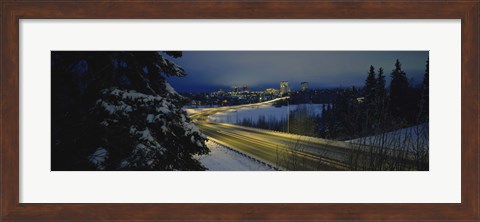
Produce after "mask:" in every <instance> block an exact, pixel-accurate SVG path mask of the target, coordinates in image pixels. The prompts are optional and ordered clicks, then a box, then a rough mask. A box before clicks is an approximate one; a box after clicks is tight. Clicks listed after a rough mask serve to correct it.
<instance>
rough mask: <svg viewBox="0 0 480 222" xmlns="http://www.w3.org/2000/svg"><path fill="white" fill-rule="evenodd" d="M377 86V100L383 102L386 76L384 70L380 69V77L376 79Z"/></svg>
mask: <svg viewBox="0 0 480 222" xmlns="http://www.w3.org/2000/svg"><path fill="white" fill-rule="evenodd" d="M376 83H377V86H376V88H375V94H376V96H375V97H376V98H378V100H380V101H381V102H383V100H384V97H385V76H384V75H383V68H382V67H380V68H379V69H378V76H377V79H376Z"/></svg>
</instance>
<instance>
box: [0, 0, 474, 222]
mask: <svg viewBox="0 0 480 222" xmlns="http://www.w3.org/2000/svg"><path fill="white" fill-rule="evenodd" d="M0 8H1V11H0V13H1V23H0V33H1V47H0V49H1V60H0V61H1V65H0V67H1V75H0V78H1V116H0V123H1V132H0V134H1V178H2V179H1V199H2V200H1V215H2V216H1V218H2V220H4V221H16V220H44V221H55V220H147V221H153V220H155V221H161V220H165V221H172V220H208V221H210V220H413V221H418V220H462V221H478V220H479V219H480V217H479V144H480V143H479V142H480V141H479V135H480V134H479V124H478V122H479V109H478V105H479V104H478V101H479V83H480V82H479V59H480V58H479V16H480V3H479V1H476V0H472V1H468V0H466V1H363V2H358V1H353V0H351V1H341V2H333V1H326V2H317V1H314V2H295V1H226V2H222V1H195V2H189V1H161V2H152V1H138V2H137V1H74V0H62V1H47V0H40V1H29V0H25V1H14V0H4V1H1V2H0ZM399 12H401V13H399ZM173 18H175V19H286V18H288V19H461V21H462V23H461V25H462V28H461V35H462V36H461V39H462V46H461V49H462V61H461V69H462V70H461V73H462V76H461V84H462V89H461V94H462V99H461V104H462V107H461V115H462V116H461V129H462V134H461V151H462V154H461V170H462V171H461V203H459V204H453V203H451V204H450V203H445V204H23V203H19V132H20V127H19V20H20V19H173Z"/></svg>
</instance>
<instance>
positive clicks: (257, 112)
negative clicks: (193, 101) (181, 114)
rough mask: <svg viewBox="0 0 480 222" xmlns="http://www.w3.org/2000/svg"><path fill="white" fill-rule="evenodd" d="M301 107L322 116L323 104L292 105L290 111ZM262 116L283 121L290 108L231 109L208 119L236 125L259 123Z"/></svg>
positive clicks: (265, 106) (266, 106) (270, 106)
mask: <svg viewBox="0 0 480 222" xmlns="http://www.w3.org/2000/svg"><path fill="white" fill-rule="evenodd" d="M299 107H306V108H307V109H309V110H311V111H312V112H313V113H314V114H315V115H321V114H322V108H323V105H322V104H300V105H290V111H294V110H296V109H298V108H299ZM195 111H196V110H191V111H190V112H192V113H193V112H195ZM260 116H265V119H266V120H269V119H275V120H281V119H286V118H287V117H288V107H287V106H282V107H275V106H272V105H270V104H266V105H262V106H258V107H253V108H250V107H249V108H241V109H231V110H228V111H225V112H219V113H216V114H214V115H211V116H209V117H208V119H209V120H210V121H212V122H218V123H231V124H236V123H239V122H241V121H243V119H251V120H252V121H253V122H257V121H258V118H259V117H260Z"/></svg>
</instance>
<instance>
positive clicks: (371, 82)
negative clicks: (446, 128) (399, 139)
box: [319, 59, 429, 140]
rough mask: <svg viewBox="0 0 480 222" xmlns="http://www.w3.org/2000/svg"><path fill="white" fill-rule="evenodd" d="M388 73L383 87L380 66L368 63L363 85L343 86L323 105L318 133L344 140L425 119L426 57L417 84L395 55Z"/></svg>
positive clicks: (426, 107) (427, 63)
mask: <svg viewBox="0 0 480 222" xmlns="http://www.w3.org/2000/svg"><path fill="white" fill-rule="evenodd" d="M390 77H391V81H390V87H386V84H385V82H386V80H385V75H384V69H383V68H382V67H380V68H378V70H375V68H374V66H373V65H371V66H370V68H369V71H368V72H367V77H366V79H365V84H364V87H363V89H361V90H358V89H356V88H355V87H351V88H347V89H344V90H343V92H342V93H341V95H339V96H337V97H335V98H334V99H333V101H332V103H330V104H328V105H325V106H324V108H323V111H322V117H321V119H320V121H319V127H320V129H319V134H320V137H323V138H329V139H340V140H346V139H352V138H358V137H362V136H367V135H375V134H379V133H384V132H387V131H392V130H396V129H400V128H404V127H408V126H412V125H415V124H421V123H426V122H428V112H429V110H428V105H429V96H428V95H429V91H428V90H429V88H428V84H429V83H428V81H429V61H428V59H427V61H426V64H425V72H424V78H423V81H422V84H421V85H420V86H419V87H415V86H414V85H413V84H412V83H411V82H410V81H409V80H408V78H407V74H406V73H405V71H404V70H403V69H402V64H401V63H400V61H399V60H398V59H397V60H396V62H395V68H394V69H393V70H392V72H391V73H390Z"/></svg>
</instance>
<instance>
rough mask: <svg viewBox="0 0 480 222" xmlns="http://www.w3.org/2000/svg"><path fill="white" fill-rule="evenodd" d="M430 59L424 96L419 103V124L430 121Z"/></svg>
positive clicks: (424, 84) (426, 66) (424, 78)
mask: <svg viewBox="0 0 480 222" xmlns="http://www.w3.org/2000/svg"><path fill="white" fill-rule="evenodd" d="M429 60H430V59H429V58H427V61H426V64H425V73H424V75H423V83H422V95H421V98H420V102H419V120H418V121H419V122H424V121H427V120H428V113H429V102H430V101H429V67H430V65H429Z"/></svg>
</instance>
